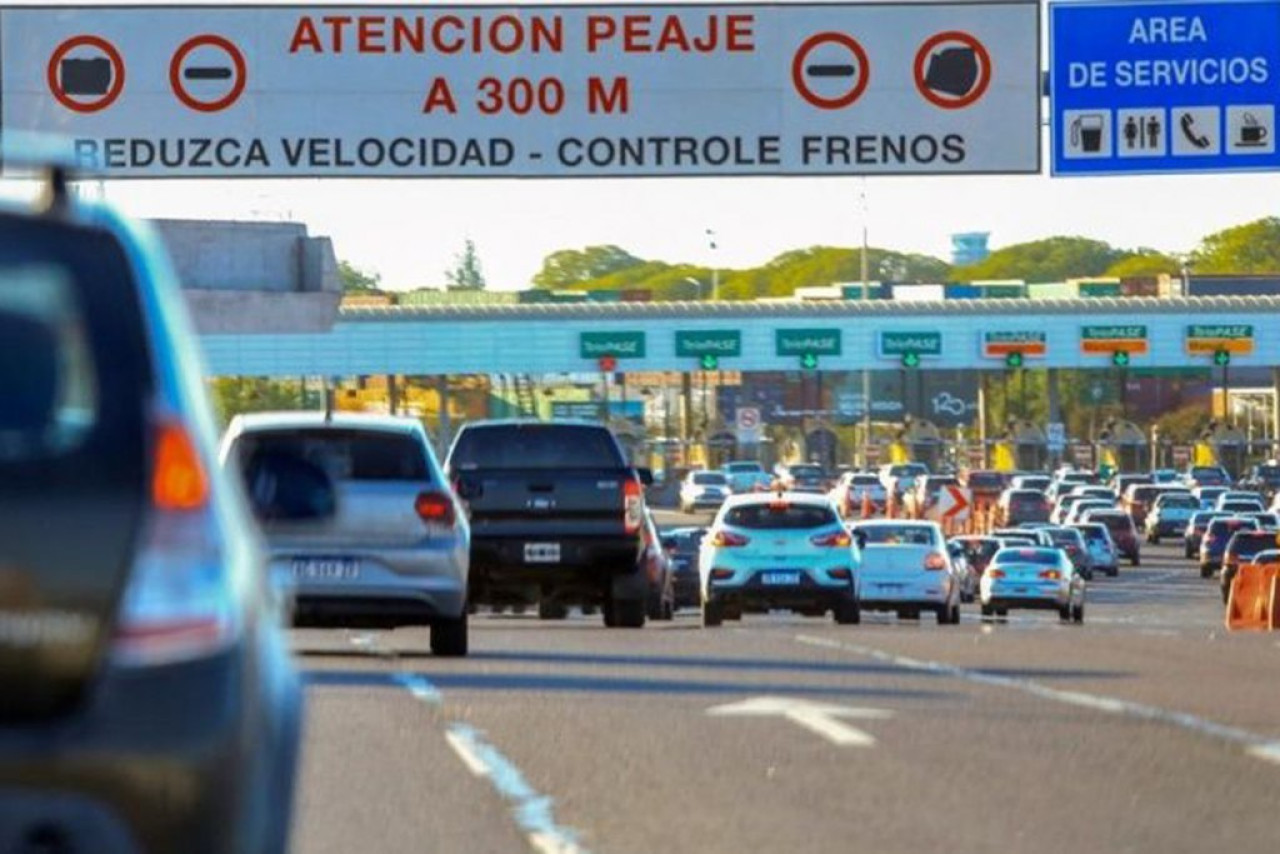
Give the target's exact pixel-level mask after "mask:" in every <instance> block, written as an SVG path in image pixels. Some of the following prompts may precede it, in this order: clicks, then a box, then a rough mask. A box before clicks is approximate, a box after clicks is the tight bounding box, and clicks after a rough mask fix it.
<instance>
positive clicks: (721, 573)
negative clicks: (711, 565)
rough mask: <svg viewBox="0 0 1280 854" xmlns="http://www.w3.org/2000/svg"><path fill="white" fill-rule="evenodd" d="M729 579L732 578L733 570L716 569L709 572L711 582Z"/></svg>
mask: <svg viewBox="0 0 1280 854" xmlns="http://www.w3.org/2000/svg"><path fill="white" fill-rule="evenodd" d="M729 578H733V570H732V569H718V568H717V569H713V570H711V580H712V581H724V580H726V579H729Z"/></svg>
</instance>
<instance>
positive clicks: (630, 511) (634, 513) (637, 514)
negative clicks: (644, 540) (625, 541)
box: [622, 478, 644, 534]
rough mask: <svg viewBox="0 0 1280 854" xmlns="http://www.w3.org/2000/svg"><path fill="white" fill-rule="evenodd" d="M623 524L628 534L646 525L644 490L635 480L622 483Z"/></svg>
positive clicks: (630, 479) (628, 479)
mask: <svg viewBox="0 0 1280 854" xmlns="http://www.w3.org/2000/svg"><path fill="white" fill-rule="evenodd" d="M622 524H623V527H624V528H625V529H626V532H627V533H628V534H634V533H635V532H636V531H639V530H640V526H641V525H643V524H644V490H643V489H642V488H641V486H640V481H638V480H635V479H634V478H627V479H626V480H624V481H623V482H622Z"/></svg>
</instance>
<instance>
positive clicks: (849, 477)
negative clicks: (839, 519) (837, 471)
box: [827, 471, 888, 519]
mask: <svg viewBox="0 0 1280 854" xmlns="http://www.w3.org/2000/svg"><path fill="white" fill-rule="evenodd" d="M864 496H865V497H866V498H868V499H869V500H870V501H871V512H872V513H879V512H881V511H883V510H884V507H885V502H886V500H887V498H888V496H887V494H886V493H885V489H884V484H882V483H880V478H879V477H877V476H876V475H874V474H872V473H870V472H857V471H851V472H845V473H844V474H842V475H841V476H840V480H839V482H838V483H836V485H835V486H834V487H833V488H832V489H831V491H830V492H828V493H827V497H828V498H830V499H831V502H832V503H833V504H835V506H836V510H837V511H839V513H840V515H841V516H843V517H845V518H846V519H848V518H850V517H852V516H861V515H862V500H863V497H864Z"/></svg>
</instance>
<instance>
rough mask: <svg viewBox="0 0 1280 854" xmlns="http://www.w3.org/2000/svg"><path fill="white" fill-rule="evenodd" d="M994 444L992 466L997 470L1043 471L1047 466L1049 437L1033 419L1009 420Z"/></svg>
mask: <svg viewBox="0 0 1280 854" xmlns="http://www.w3.org/2000/svg"><path fill="white" fill-rule="evenodd" d="M995 445H996V446H995V448H994V450H993V453H992V458H993V460H994V461H995V462H994V466H993V467H994V468H996V469H998V470H999V471H1044V470H1046V469H1047V468H1048V467H1049V437H1048V435H1046V434H1045V432H1044V428H1043V427H1041V426H1040V425H1039V424H1037V423H1036V422H1034V421H1027V420H1026V419H1013V420H1010V421H1009V423H1008V424H1007V425H1005V429H1004V432H1003V433H1002V434H1001V435H1000V438H999V439H997V440H996V443H995Z"/></svg>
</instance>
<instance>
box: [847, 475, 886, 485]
mask: <svg viewBox="0 0 1280 854" xmlns="http://www.w3.org/2000/svg"><path fill="white" fill-rule="evenodd" d="M849 483H851V484H853V485H854V486H879V485H880V478H878V477H876V476H875V475H873V474H855V475H854V476H853V477H852V478H851V479H850V480H849Z"/></svg>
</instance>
